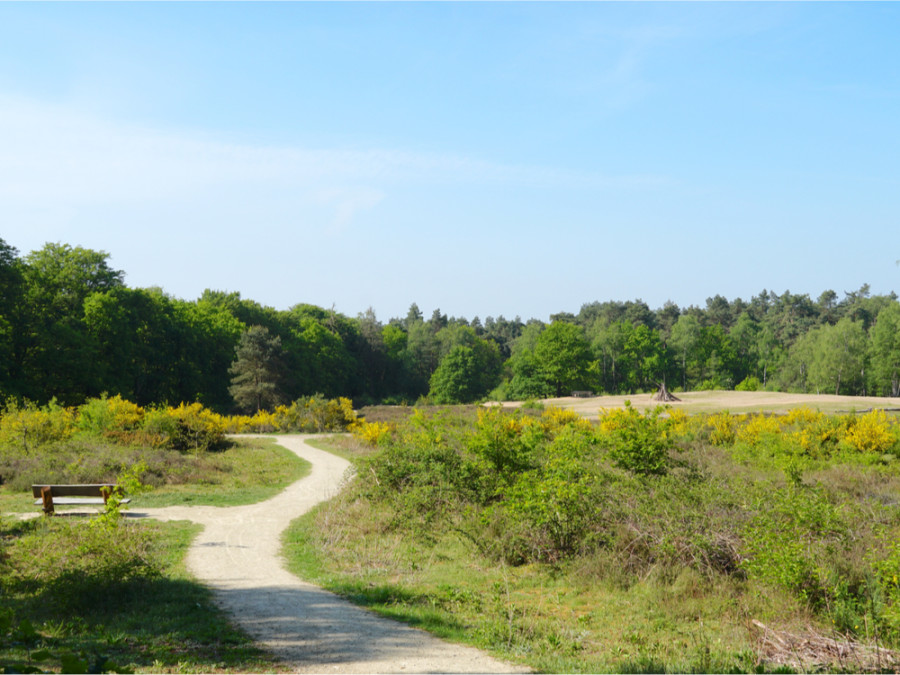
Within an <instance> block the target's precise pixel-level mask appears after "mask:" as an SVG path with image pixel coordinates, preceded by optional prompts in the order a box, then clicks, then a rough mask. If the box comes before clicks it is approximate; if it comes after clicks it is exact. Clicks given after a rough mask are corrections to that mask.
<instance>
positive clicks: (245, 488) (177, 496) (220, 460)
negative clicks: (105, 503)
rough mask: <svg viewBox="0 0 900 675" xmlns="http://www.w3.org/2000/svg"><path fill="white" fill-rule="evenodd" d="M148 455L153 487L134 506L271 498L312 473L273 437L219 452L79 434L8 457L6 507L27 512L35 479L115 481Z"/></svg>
mask: <svg viewBox="0 0 900 675" xmlns="http://www.w3.org/2000/svg"><path fill="white" fill-rule="evenodd" d="M139 462H144V463H145V464H146V465H147V467H148V470H147V472H146V473H145V474H144V475H143V477H142V480H143V482H145V483H146V484H147V485H148V486H149V487H151V488H152V489H151V490H150V491H148V492H145V493H142V494H140V495H137V496H135V497H134V498H133V499H132V503H131V506H132V508H134V507H138V506H143V507H160V506H174V505H209V506H240V505H243V504H252V503H255V502H259V501H263V500H265V499H269V498H271V497H274V496H275V495H276V494H278V493H279V492H280V491H281V490H283V489H284V488H285V487H287V486H288V485H290V484H291V483H294V482H295V481H297V480H300V479H301V478H303V477H304V476H306V475H308V473H309V471H310V468H311V467H310V464H309V462H307V461H305V460H303V459H301V458H299V457H297V455H295V454H294V453H293V452H291V451H290V450H287V449H286V448H283V447H282V446H280V445H277V443H276V441H275V440H274V439H271V438H248V437H241V438H236V439H233V440H231V441H230V442H229V443H228V444H227V445H226V446H225V447H224V448H223V449H222V450H219V451H215V452H196V453H184V452H178V451H176V450H166V449H158V448H142V447H131V446H126V447H123V446H115V445H111V444H109V443H102V442H98V441H91V442H85V441H72V442H68V443H65V444H59V445H56V446H52V447H50V448H48V449H47V450H46V452H43V453H42V454H40V455H35V456H33V457H32V456H25V457H17V458H15V459H14V460H13V459H8V460H7V462H6V467H5V470H4V467H0V472H2V473H0V476H2V477H3V483H2V484H0V511H2V512H27V511H29V510H31V509H39V507H36V506H33V505H32V497H31V488H30V486H31V484H32V483H37V482H44V481H46V482H52V483H94V482H103V481H115V480H116V476H117V475H118V473H119V472H120V471H122V469H124V468H126V467H128V466H133V465H135V464H137V463H139Z"/></svg>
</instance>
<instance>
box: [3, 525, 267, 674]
mask: <svg viewBox="0 0 900 675" xmlns="http://www.w3.org/2000/svg"><path fill="white" fill-rule="evenodd" d="M91 522H94V521H89V520H87V519H85V518H66V519H64V518H55V519H43V518H42V519H37V520H31V521H3V522H2V530H0V531H2V533H3V540H4V541H3V543H4V549H5V550H6V552H7V558H6V559H5V560H4V562H3V565H2V567H0V579H2V581H3V585H2V594H3V602H2V609H0V667H2V668H4V670H5V672H37V671H40V672H59V671H60V670H62V671H63V672H75V671H76V670H77V669H78V668H79V667H88V668H95V669H96V668H103V669H106V672H109V671H110V670H121V669H131V670H133V671H136V672H166V673H168V672H182V673H183V672H203V673H206V672H274V671H277V670H279V665H278V664H277V662H276V661H274V660H273V659H272V658H271V657H270V656H269V655H268V654H266V653H265V652H264V651H262V650H260V649H259V648H258V647H257V646H256V645H255V644H254V643H253V641H252V640H251V639H250V638H249V637H248V636H247V635H246V634H244V633H242V632H241V631H239V630H237V629H235V628H234V627H233V626H232V625H231V623H230V622H229V620H228V618H227V617H226V616H225V615H224V614H223V612H222V611H220V610H219V609H218V608H217V607H216V605H215V604H214V603H213V601H212V595H211V592H210V591H209V590H208V589H207V588H205V587H203V586H201V585H200V584H198V583H196V582H194V581H193V580H192V579H191V578H190V576H189V575H188V574H187V572H186V571H185V568H184V564H183V559H184V555H185V552H186V550H187V547H188V546H189V544H190V541H191V540H192V539H193V537H194V536H195V535H196V533H197V531H198V526H195V525H192V524H188V523H152V522H142V523H133V522H127V523H122V524H120V525H119V528H126V529H124V530H122V529H116V530H115V531H114V532H113V533H112V534H111V535H110V537H111V538H112V541H109V542H105V541H104V540H103V537H106V536H107V535H105V534H104V533H103V531H102V530H103V528H101V527H98V526H94V527H92V526H91ZM115 540H125V541H126V542H128V544H130V548H129V550H124V551H120V554H121V555H122V556H123V560H121V561H119V562H122V563H123V564H127V565H131V569H138V570H142V572H141V573H134V574H132V575H131V576H129V577H127V578H124V579H123V578H121V576H120V575H119V572H118V571H119V569H120V568H119V567H116V566H115V564H114V563H113V561H112V560H111V558H110V554H109V550H110V549H111V548H116V546H117V545H116V543H115ZM136 543H137V545H135V544H136ZM101 545H102V546H101ZM72 549H74V550H76V551H78V552H77V553H76V555H77V556H80V558H79V560H78V561H77V562H75V561H74V560H73V559H72V558H71V554H68V556H63V557H62V558H61V559H59V560H57V559H55V558H54V556H53V555H52V553H48V552H52V551H54V550H57V551H58V550H70V551H71V550H72ZM104 551H105V552H104ZM138 551H139V552H138ZM42 553H43V554H44V556H45V557H44V558H43V559H42V560H43V562H40V564H35V563H36V558H35V557H34V556H40V555H41V554H42ZM139 558H140V559H139ZM148 561H149V563H148ZM145 563H147V566H146V567H145ZM73 566H76V567H77V568H78V572H77V574H73V572H72V568H73ZM79 664H80V665H79ZM29 669H33V670H29ZM91 672H100V671H99V670H93V671H91Z"/></svg>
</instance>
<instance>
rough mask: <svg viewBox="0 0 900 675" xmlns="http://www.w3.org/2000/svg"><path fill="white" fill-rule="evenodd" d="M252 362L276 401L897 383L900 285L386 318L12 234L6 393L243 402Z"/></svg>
mask: <svg viewBox="0 0 900 675" xmlns="http://www.w3.org/2000/svg"><path fill="white" fill-rule="evenodd" d="M251 328H253V329H254V330H253V331H251ZM254 339H255V340H256V343H254V342H253V340H254ZM256 347H265V349H263V350H262V351H259V350H257V352H254V349H255V348H256ZM254 353H256V356H255V357H254ZM238 354H242V355H243V356H242V357H241V358H242V360H241V361H240V362H239V363H238V362H236V361H237V358H238ZM254 358H256V361H254ZM260 359H262V361H260ZM238 366H240V367H238ZM239 376H240V377H241V378H242V383H243V384H242V386H244V387H245V388H246V386H248V385H247V382H250V383H251V385H249V386H254V385H253V383H255V385H256V386H259V387H261V388H263V387H264V390H265V391H266V392H269V393H271V396H268V395H267V398H266V400H267V402H270V403H269V405H271V402H283V403H287V402H290V401H294V400H297V399H299V398H302V397H308V396H312V395H314V394H322V395H324V396H326V397H329V398H335V397H338V396H346V397H350V398H352V399H353V400H354V401H355V402H357V403H374V402H403V401H406V402H410V403H413V402H415V401H417V400H419V399H420V398H421V397H427V398H428V399H429V400H431V401H433V402H436V403H451V402H468V401H474V400H479V399H482V398H485V397H492V398H504V399H526V398H532V397H544V396H553V395H568V394H569V393H570V392H571V391H572V390H590V391H593V392H596V393H600V392H605V393H636V392H640V391H648V390H652V389H655V388H656V387H657V386H658V385H659V383H661V382H663V381H665V382H666V383H667V384H668V386H669V388H670V389H682V390H691V389H699V388H704V389H706V388H724V389H731V388H735V387H739V388H757V387H760V388H767V389H779V390H786V391H787V390H791V391H810V392H822V393H826V392H828V393H841V394H869V395H894V396H897V395H898V394H900V303H898V301H897V296H896V295H895V294H893V293H892V294H891V295H889V296H872V295H871V294H870V292H869V289H868V287H867V286H863V287H862V288H861V289H859V290H858V291H854V292H850V293H845V294H844V297H843V298H840V297H839V296H838V295H837V293H835V292H833V291H826V292H824V293H822V294H821V295H820V296H819V298H818V299H817V300H815V301H813V300H811V299H810V297H809V296H807V295H794V294H791V293H790V292H785V293H783V294H781V295H778V294H775V293H771V292H768V291H763V292H761V293H760V294H759V295H757V296H755V297H753V298H752V299H751V300H750V301H749V302H744V301H743V300H741V299H737V300H734V301H729V300H727V299H725V298H723V297H722V296H715V297H713V298H710V299H709V300H707V303H706V306H705V307H702V308H701V307H693V306H692V307H688V308H686V309H681V308H679V307H678V306H677V305H675V304H674V303H671V302H669V303H666V305H665V306H664V307H662V308H660V309H656V310H652V309H650V308H649V307H648V306H647V305H646V304H645V303H643V302H641V301H640V300H637V301H628V302H615V301H610V302H594V303H590V304H586V305H584V306H583V307H582V308H581V310H580V311H579V313H578V314H570V313H562V314H557V315H553V316H551V317H550V322H549V323H544V322H542V321H538V320H536V319H530V320H528V321H527V322H523V321H522V320H521V319H520V318H519V317H516V318H515V319H512V320H509V319H505V318H504V317H503V316H500V317H498V318H493V317H487V318H486V319H485V320H484V321H481V320H480V319H479V318H478V317H475V318H473V319H471V320H468V319H465V318H457V317H449V318H448V317H447V315H445V314H442V313H441V312H440V310H434V312H433V313H432V314H431V316H430V318H425V316H424V315H423V314H422V312H421V311H420V310H419V308H418V307H417V306H416V305H415V304H413V305H412V306H411V307H410V309H409V312H408V314H407V316H405V317H398V318H392V319H390V320H389V321H387V322H386V323H383V322H381V321H379V320H378V318H377V317H376V315H375V313H374V311H372V310H371V309H370V310H369V311H367V312H365V313H363V314H360V315H358V316H356V317H347V316H345V315H343V314H341V313H339V312H336V311H334V310H333V309H331V310H329V309H324V308H321V307H317V306H314V305H309V304H298V305H295V306H293V307H291V308H290V309H289V310H286V311H282V310H275V309H273V308H270V307H264V306H262V305H260V304H259V303H257V302H254V301H252V300H248V299H245V298H241V296H240V294H239V293H226V292H221V291H214V290H207V291H204V293H203V294H202V295H201V297H200V298H198V299H197V300H192V301H186V300H181V299H177V298H173V297H171V296H169V295H167V294H165V293H163V292H162V291H161V290H160V289H157V288H144V289H138V288H129V287H128V286H126V285H125V283H124V274H123V272H121V271H118V270H115V269H112V268H111V267H110V266H109V264H108V255H107V254H106V253H103V252H99V251H93V250H90V249H84V248H81V247H72V246H69V245H66V244H47V245H46V246H44V247H43V248H42V249H40V250H38V251H34V252H32V253H29V254H27V255H25V256H20V255H19V252H18V251H17V250H16V249H15V248H13V247H11V246H9V245H8V244H6V243H5V242H4V241H3V240H2V239H0V396H2V397H3V398H4V399H9V398H13V399H19V400H23V399H24V400H29V401H33V402H37V403H44V402H47V401H49V400H51V399H54V398H55V399H56V400H57V401H58V402H59V403H61V404H64V405H78V404H81V403H83V402H84V401H86V400H87V399H89V398H95V397H98V396H100V395H101V394H103V393H107V394H109V395H121V396H123V397H124V398H126V399H128V400H130V401H133V402H135V403H136V404H138V405H148V404H153V403H166V402H168V403H178V402H182V401H197V402H200V403H203V404H204V405H206V406H207V407H209V408H212V409H214V410H217V411H220V412H230V411H232V410H234V409H235V408H236V407H238V406H236V403H235V400H236V398H238V397H237V395H236V390H235V387H234V386H233V385H234V384H235V378H237V377H239ZM261 390H262V389H261ZM244 393H245V394H246V391H245V392H244ZM250 398H252V397H247V396H244V397H241V398H240V399H239V400H242V401H244V402H246V401H247V400H250ZM257 400H261V399H260V398H259V397H257ZM243 407H247V408H248V409H249V408H250V406H249V405H245V406H243Z"/></svg>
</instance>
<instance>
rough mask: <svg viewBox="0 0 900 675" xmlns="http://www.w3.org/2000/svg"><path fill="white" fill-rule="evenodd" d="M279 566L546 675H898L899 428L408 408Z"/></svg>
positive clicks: (798, 420) (370, 429)
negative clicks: (870, 673)
mask: <svg viewBox="0 0 900 675" xmlns="http://www.w3.org/2000/svg"><path fill="white" fill-rule="evenodd" d="M340 443H341V445H342V446H343V449H342V450H341V451H342V452H343V453H344V454H346V455H349V456H356V457H357V459H356V460H355V461H356V463H357V466H358V476H357V480H356V481H355V483H354V484H353V485H352V486H351V488H350V489H349V490H348V491H346V492H345V493H344V494H343V495H341V496H340V497H338V498H337V499H336V500H334V501H332V502H330V503H328V504H326V505H323V506H322V507H320V508H319V509H317V510H316V511H315V512H313V513H311V514H309V515H308V516H306V517H305V518H303V519H302V520H300V521H298V522H297V523H296V524H295V526H294V528H293V529H292V531H291V532H290V533H289V535H288V537H287V540H286V542H287V547H288V551H289V557H290V559H291V561H292V563H291V564H292V565H293V569H294V570H295V571H297V572H298V573H299V574H301V575H302V576H304V577H307V578H311V579H313V580H315V581H317V582H319V583H322V584H323V585H325V586H326V587H328V588H331V589H333V590H335V591H337V592H339V593H342V594H344V595H346V596H348V597H350V598H351V599H353V600H354V601H355V602H359V603H362V604H365V605H368V606H370V607H372V608H374V609H375V610H376V611H379V612H381V613H384V614H386V615H389V616H393V617H396V618H400V619H402V620H405V621H409V622H411V623H415V624H418V625H421V626H423V627H426V628H428V629H430V630H433V631H435V632H437V633H438V634H441V635H444V636H448V637H451V638H453V639H456V640H460V641H468V642H472V643H474V644H476V645H478V646H481V647H484V648H487V649H490V650H492V651H494V652H496V653H498V654H500V655H501V656H504V657H506V658H509V659H513V660H518V661H521V662H523V663H526V664H528V665H530V666H532V667H535V668H537V669H539V670H544V671H552V672H576V671H581V672H598V671H599V672H608V671H613V672H659V671H691V672H710V671H716V672H750V671H753V672H760V671H772V670H779V669H781V670H785V669H787V670H795V671H809V670H821V669H827V670H843V671H854V672H856V671H866V670H895V669H896V668H898V667H900V660H898V657H897V653H896V652H894V651H893V649H895V648H898V647H900V586H898V581H897V578H898V574H900V544H898V543H897V542H898V541H900V509H898V500H897V497H896V495H897V494H898V488H900V461H898V457H900V427H898V424H897V420H896V418H893V417H890V416H888V415H887V414H885V413H884V412H880V411H873V412H868V413H865V414H861V415H853V414H845V415H824V414H821V413H818V412H815V411H812V410H810V409H798V410H795V411H793V412H791V413H789V414H786V415H778V416H773V415H764V414H755V415H741V416H733V415H729V414H727V413H721V414H711V415H710V414H704V415H692V416H688V415H685V414H682V413H679V412H677V411H675V410H671V409H670V410H665V409H656V410H650V411H646V412H639V411H638V410H636V409H635V408H633V407H631V406H626V407H625V408H623V409H617V410H610V411H604V412H602V413H601V415H600V417H599V421H597V422H596V423H589V422H588V421H586V420H585V419H583V418H581V417H579V416H577V415H575V414H573V413H571V412H568V411H563V410H560V409H556V408H552V407H551V408H546V409H543V410H541V409H540V407H539V406H529V408H528V409H526V410H520V411H515V412H511V411H504V410H501V409H497V408H495V409H485V410H482V411H480V412H478V413H477V417H476V418H475V419H474V420H473V419H472V418H471V416H468V417H460V416H457V415H454V414H452V413H450V412H441V413H436V414H428V413H426V412H424V411H418V410H414V411H412V413H411V414H410V415H408V416H407V417H406V418H405V419H397V420H394V421H387V420H381V421H377V420H373V421H366V422H362V423H359V424H357V425H356V427H355V429H354V440H353V441H350V440H347V439H345V440H343V441H340Z"/></svg>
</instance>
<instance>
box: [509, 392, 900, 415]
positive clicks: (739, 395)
mask: <svg viewBox="0 0 900 675" xmlns="http://www.w3.org/2000/svg"><path fill="white" fill-rule="evenodd" d="M676 396H678V398H680V399H681V401H680V402H676V403H671V404H670V405H671V406H672V407H673V408H680V409H682V410H684V411H685V412H688V413H701V412H717V411H722V410H727V411H729V412H733V413H747V412H774V413H779V412H786V411H788V410H790V409H791V408H799V407H803V406H806V407H808V408H811V409H813V410H820V411H821V412H826V413H836V412H854V411H862V410H869V409H871V408H881V409H898V410H900V398H882V397H877V396H834V395H830V394H818V395H817V394H783V393H780V392H772V391H692V392H687V393H680V394H676ZM626 400H627V401H631V404H632V405H633V406H635V407H636V408H653V407H654V406H656V405H659V404H658V402H657V401H654V400H653V398H652V394H636V395H634V396H595V397H593V398H574V397H571V396H570V397H565V398H553V399H547V400H545V401H544V404H545V405H555V406H559V407H561V408H568V409H570V410H574V411H576V412H578V413H579V414H581V415H584V416H585V417H596V416H597V414H598V413H599V411H600V410H601V409H603V408H621V407H623V406H624V405H625V401H626ZM505 405H509V406H516V405H519V404H516V403H512V404H505Z"/></svg>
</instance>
